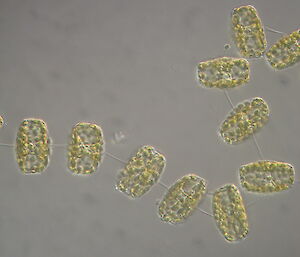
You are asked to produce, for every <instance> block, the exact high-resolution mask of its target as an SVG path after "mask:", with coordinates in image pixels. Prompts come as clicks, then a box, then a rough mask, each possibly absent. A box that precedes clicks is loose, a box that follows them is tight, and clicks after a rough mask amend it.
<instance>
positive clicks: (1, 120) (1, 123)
mask: <svg viewBox="0 0 300 257" xmlns="http://www.w3.org/2000/svg"><path fill="white" fill-rule="evenodd" d="M3 122H4V121H3V118H2V116H0V128H2V127H3Z"/></svg>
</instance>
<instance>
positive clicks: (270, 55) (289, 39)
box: [266, 30, 300, 70]
mask: <svg viewBox="0 0 300 257" xmlns="http://www.w3.org/2000/svg"><path fill="white" fill-rule="evenodd" d="M266 59H267V61H268V62H269V63H270V65H271V66H272V67H273V68H274V69H278V70H280V69H285V68H287V67H289V66H292V65H294V64H295V63H297V62H299V61H300V30H297V31H294V32H293V33H291V34H289V35H287V36H284V37H282V38H281V39H279V40H278V41H277V42H276V43H275V44H274V45H273V46H271V47H270V49H269V50H268V51H267V52H266Z"/></svg>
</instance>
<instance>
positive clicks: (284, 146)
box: [0, 0, 300, 257]
mask: <svg viewBox="0 0 300 257" xmlns="http://www.w3.org/2000/svg"><path fill="white" fill-rule="evenodd" d="M242 4H252V5H254V6H255V7H256V8H257V10H258V11H259V14H260V17H261V19H262V21H263V23H264V25H266V26H268V27H272V28H274V29H277V30H280V31H283V32H286V33H289V32H292V31H294V30H296V29H297V28H299V11H300V1H298V0H293V1H292V0H287V1H283V0H266V1H234V0H232V1H229V0H223V1H221V0H219V1H217V0H185V1H181V0H152V1H146V0H85V1H80V0H9V1H1V2H0V113H1V115H3V117H4V119H5V122H6V124H5V126H4V127H3V128H2V129H1V130H0V142H1V143H8V144H12V143H14V142H15V135H16V131H17V128H18V126H19V124H20V122H21V121H22V119H24V118H29V117H36V118H42V119H44V120H45V121H46V122H47V124H48V128H49V132H50V135H51V137H52V139H53V142H54V143H55V144H66V143H67V140H68V135H69V133H70V130H71V127H72V126H73V125H74V124H76V123H77V122H79V121H90V122H95V123H97V124H99V125H101V126H102V128H103V131H104V135H105V140H106V150H107V151H108V152H109V153H111V154H114V155H116V156H118V157H119V158H121V159H124V160H128V158H129V157H130V156H131V155H132V154H134V152H135V151H136V150H137V148H138V147H139V146H141V145H143V144H150V145H153V146H155V147H156V148H157V149H159V150H160V151H161V152H162V153H164V154H165V155H166V158H167V168H166V170H165V172H164V174H163V176H162V179H161V181H162V182H163V183H165V184H167V185H170V184H172V183H173V182H174V181H175V180H176V179H178V178H179V177H181V176H183V175H184V174H186V173H190V172H194V173H196V174H198V175H200V176H201V177H203V178H205V179H207V180H208V187H209V191H213V190H214V189H216V188H218V187H219V186H221V185H223V184H225V183H235V184H237V185H238V177H237V170H238V168H239V166H240V165H241V164H245V163H248V162H251V161H256V160H258V159H259V156H258V153H257V149H256V147H255V144H254V142H253V140H248V141H246V142H244V143H242V144H240V145H237V146H229V145H226V144H224V143H223V142H222V140H221V139H220V138H219V137H218V136H217V129H218V127H219V124H220V122H221V121H222V120H223V119H224V117H225V116H226V114H227V113H228V112H229V111H230V106H229V104H228V102H227V100H226V98H225V96H224V94H223V92H222V91H220V90H213V89H212V90H208V89H204V88H201V87H200V86H199V84H198V83H197V80H196V65H197V63H198V62H199V61H202V60H207V59H210V58H213V57H219V56H223V55H227V56H238V54H237V51H236V49H235V47H234V46H233V45H232V44H231V41H230V34H229V21H230V19H229V18H230V13H231V10H232V9H233V8H234V7H237V6H239V5H242ZM266 33H267V40H268V45H269V46H270V45H271V44H272V43H274V42H275V41H276V40H277V39H278V38H279V37H280V34H276V33H273V32H269V31H267V32H266ZM225 44H231V48H230V49H229V50H225V49H224V45H225ZM299 74H300V73H299V65H298V66H295V67H292V68H290V69H287V70H283V71H280V72H274V71H273V70H272V69H271V68H270V67H269V66H268V65H267V64H266V63H265V61H264V60H263V59H260V60H251V81H250V82H249V83H248V84H247V85H245V86H241V87H240V88H238V89H233V90H230V91H229V94H230V97H231V98H232V101H233V103H234V104H236V103H238V102H240V101H243V100H245V99H248V98H251V97H254V96H260V97H263V98H264V99H265V100H266V101H267V102H268V103H269V105H270V108H271V113H272V114H271V119H270V122H269V123H268V125H267V126H266V127H264V128H263V129H262V130H261V131H260V132H259V133H258V134H257V140H258V142H259V145H260V146H261V149H262V152H263V154H264V157H265V158H266V159H272V160H282V161H286V162H289V163H292V164H293V165H295V168H296V172H297V179H299V176H298V174H299V169H298V168H299V167H300V159H299V150H300V138H299V135H298V132H299V131H300V116H299V108H300V102H299V96H300V83H299V82H300V75H299ZM122 135H123V136H122ZM0 163H1V165H0V170H1V171H0V257H57V256H63V257H82V256H85V257H90V256H91V257H92V256H93V257H94V256H101V257H117V256H121V257H127V256H128V257H150V256H151V257H157V256H161V257H169V256H170V257H182V256H188V257H196V256H197V257H198V256H205V257H210V256H213V257H214V256H224V257H225V256H244V257H248V256H249V257H250V256H273V257H282V256H288V257H294V256H295V257H296V256H299V255H300V250H299V239H300V236H299V231H300V221H299V211H300V207H299V195H300V185H299V184H298V185H296V186H295V187H294V188H293V189H291V190H288V191H286V192H282V193H278V194H274V195H270V196H264V197H261V196H257V195H254V196H253V195H250V194H247V193H246V192H244V191H242V194H243V196H244V198H245V202H246V203H251V202H253V201H256V202H255V203H254V204H253V205H251V206H249V208H248V215H249V222H250V233H249V236H248V237H247V239H246V240H244V241H242V242H240V243H235V244H229V243H227V242H226V241H225V240H224V238H223V237H222V236H221V235H220V234H219V232H218V231H217V228H216V226H215V223H214V220H213V219H212V218H211V217H209V216H206V215H204V214H201V213H200V212H199V211H198V212H197V213H195V215H193V216H192V217H191V218H190V219H189V220H188V221H187V222H185V223H184V224H181V225H178V226H170V225H168V224H164V223H162V222H161V221H160V219H159V218H158V216H157V214H156V211H157V202H158V200H159V199H161V197H162V195H163V194H164V193H165V190H164V188H163V187H161V186H160V185H156V186H155V187H153V188H152V190H151V191H150V192H149V193H148V194H146V195H145V196H144V197H143V198H141V199H140V200H130V199H128V198H127V197H126V196H124V195H123V194H121V193H120V192H118V191H117V190H116V189H115V187H114V184H115V180H116V179H115V177H116V174H117V171H118V170H119V169H120V168H122V166H123V164H122V163H120V162H118V161H116V160H114V159H112V158H110V157H109V156H106V157H105V159H104V161H103V163H102V165H101V166H100V168H99V170H98V172H97V173H96V174H94V175H93V176H89V177H77V176H72V175H71V173H70V172H69V171H68V170H67V169H66V151H65V149H64V148H62V147H60V148H58V147H57V148H54V149H53V153H52V155H51V161H50V166H49V167H48V169H47V170H46V171H45V172H44V173H43V174H41V175H35V176H24V175H22V174H21V173H20V171H19V169H18V167H17V164H16V162H15V156H14V151H13V148H12V147H4V146H1V147H0ZM210 201H211V198H210V197H207V198H206V199H205V201H204V203H203V204H201V206H200V207H201V208H203V209H205V210H206V211H208V212H211V207H210V205H211V203H210Z"/></svg>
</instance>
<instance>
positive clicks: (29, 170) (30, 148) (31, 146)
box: [16, 119, 50, 174]
mask: <svg viewBox="0 0 300 257" xmlns="http://www.w3.org/2000/svg"><path fill="white" fill-rule="evenodd" d="M49 155H50V138H49V135H48V129H47V125H46V123H45V122H44V121H43V120H40V119H25V120H23V122H22V123H21V124H20V127H19V130H18V133H17V139H16V159H17V163H18V165H19V167H20V170H21V171H22V172H23V173H24V174H36V173H41V172H42V171H43V170H45V168H46V167H47V165H48V163H49Z"/></svg>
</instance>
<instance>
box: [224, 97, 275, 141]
mask: <svg viewBox="0 0 300 257" xmlns="http://www.w3.org/2000/svg"><path fill="white" fill-rule="evenodd" d="M269 115H270V111H269V107H268V105H267V103H266V102H265V101H264V100H263V99H262V98H259V97H255V98H253V99H250V100H246V101H244V102H242V103H240V104H238V105H237V106H236V107H235V108H233V110H232V111H231V112H230V113H229V114H228V116H227V117H226V119H225V120H224V121H223V123H222V124H221V126H220V131H219V132H220V135H221V137H222V138H223V140H224V141H225V142H226V143H229V144H236V143H239V142H241V141H243V140H245V139H247V138H248V137H249V136H251V135H252V134H254V133H255V132H256V131H257V130H259V129H260V128H261V127H263V126H264V125H265V124H266V122H267V121H268V119H269Z"/></svg>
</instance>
